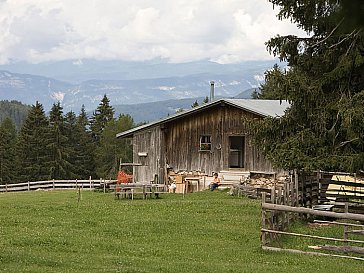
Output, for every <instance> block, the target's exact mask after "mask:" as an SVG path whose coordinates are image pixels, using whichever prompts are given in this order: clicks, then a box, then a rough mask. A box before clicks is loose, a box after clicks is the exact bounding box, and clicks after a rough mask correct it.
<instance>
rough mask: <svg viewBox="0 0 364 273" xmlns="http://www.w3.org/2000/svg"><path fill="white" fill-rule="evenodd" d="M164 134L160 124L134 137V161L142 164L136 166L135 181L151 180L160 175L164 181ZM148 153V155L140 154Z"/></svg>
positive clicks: (160, 178) (161, 180)
mask: <svg viewBox="0 0 364 273" xmlns="http://www.w3.org/2000/svg"><path fill="white" fill-rule="evenodd" d="M163 142H164V136H163V132H162V131H161V129H160V126H156V127H154V128H149V129H147V130H144V131H141V132H139V133H137V134H135V135H134V137H133V162H134V163H140V164H141V166H135V167H134V181H138V182H149V181H151V180H153V179H154V175H156V174H157V175H158V179H159V180H160V182H162V183H163V179H164V166H165V160H164V159H165V154H164V152H163V151H164V148H163ZM139 153H147V156H145V157H144V156H139Z"/></svg>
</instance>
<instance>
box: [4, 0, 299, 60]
mask: <svg viewBox="0 0 364 273" xmlns="http://www.w3.org/2000/svg"><path fill="white" fill-rule="evenodd" d="M276 13H277V9H276V10H273V7H272V4H271V3H269V2H268V1H267V0H0V64H4V63H7V62H9V61H11V60H26V61H29V62H32V63H39V62H44V61H57V60H66V59H72V60H78V59H84V58H93V59H101V60H105V59H107V60H109V59H121V60H133V61H144V60H151V59H155V58H158V59H165V60H166V61H168V62H187V61H196V60H201V59H209V60H213V61H217V62H219V63H235V62H241V61H246V60H263V59H269V58H272V57H271V56H270V55H269V54H268V53H267V51H266V49H265V46H264V42H266V41H267V40H268V39H269V38H270V37H273V36H275V35H276V34H278V33H279V34H281V35H285V34H296V35H303V33H301V32H299V31H298V30H297V28H296V27H295V26H294V25H292V24H291V23H290V22H289V21H284V22H281V21H278V19H277V18H276V16H275V14H276Z"/></svg>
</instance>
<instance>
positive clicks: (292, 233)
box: [261, 228, 364, 244]
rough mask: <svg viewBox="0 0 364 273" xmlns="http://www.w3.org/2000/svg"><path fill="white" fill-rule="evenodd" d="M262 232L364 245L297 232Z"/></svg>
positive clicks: (353, 241) (268, 230)
mask: <svg viewBox="0 0 364 273" xmlns="http://www.w3.org/2000/svg"><path fill="white" fill-rule="evenodd" d="M261 231H262V232H268V233H273V234H281V235H290V236H296V237H305V238H311V239H320V240H327V241H334V242H350V243H358V244H364V241H361V240H350V239H347V240H346V239H339V238H331V237H324V236H317V235H309V234H301V233H295V232H287V231H280V230H273V229H264V228H262V229H261Z"/></svg>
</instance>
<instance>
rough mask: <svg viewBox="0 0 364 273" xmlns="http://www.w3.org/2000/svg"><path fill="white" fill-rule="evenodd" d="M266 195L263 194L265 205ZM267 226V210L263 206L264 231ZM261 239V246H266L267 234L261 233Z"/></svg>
mask: <svg viewBox="0 0 364 273" xmlns="http://www.w3.org/2000/svg"><path fill="white" fill-rule="evenodd" d="M265 195H266V193H265V192H262V204H264V203H265V201H266V200H265V199H266V196H265ZM265 224H266V210H265V209H264V208H263V206H262V229H265V228H266V226H265ZM260 236H261V238H260V240H261V246H265V245H266V238H265V236H266V234H265V232H264V231H261V235H260Z"/></svg>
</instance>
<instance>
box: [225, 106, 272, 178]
mask: <svg viewBox="0 0 364 273" xmlns="http://www.w3.org/2000/svg"><path fill="white" fill-rule="evenodd" d="M222 113H223V115H222V119H223V124H224V130H223V137H222V139H223V141H224V142H223V144H222V146H223V147H224V152H223V157H224V160H223V162H224V163H223V165H222V166H221V167H222V169H224V170H227V169H229V166H228V157H229V136H234V135H235V136H245V158H244V169H245V170H247V171H273V168H272V164H271V163H270V161H268V160H266V159H265V157H264V156H263V155H262V153H261V152H259V150H258V149H257V148H256V147H254V145H253V144H252V142H253V139H252V136H251V135H249V132H248V129H247V127H246V123H245V120H246V119H261V117H260V116H258V115H255V114H252V113H250V112H247V111H243V110H240V109H237V108H235V107H229V106H226V107H223V110H222ZM220 170H221V169H220Z"/></svg>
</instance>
